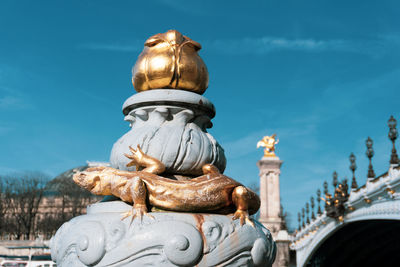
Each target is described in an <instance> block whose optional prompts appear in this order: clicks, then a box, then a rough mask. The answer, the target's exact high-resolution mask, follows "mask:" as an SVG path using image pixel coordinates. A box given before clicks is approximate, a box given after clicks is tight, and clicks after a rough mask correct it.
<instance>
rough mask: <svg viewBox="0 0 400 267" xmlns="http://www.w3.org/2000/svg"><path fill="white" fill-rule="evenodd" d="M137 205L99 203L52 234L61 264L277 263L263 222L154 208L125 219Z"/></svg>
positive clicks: (55, 254)
mask: <svg viewBox="0 0 400 267" xmlns="http://www.w3.org/2000/svg"><path fill="white" fill-rule="evenodd" d="M131 208H132V206H130V205H128V204H126V203H124V202H121V201H110V202H102V203H96V204H93V205H91V206H89V207H88V214H87V215H82V216H79V217H75V218H73V219H72V220H70V221H69V222H66V223H64V224H63V225H62V226H61V228H60V229H58V231H57V233H56V235H55V236H54V237H53V238H52V239H51V244H50V247H51V256H52V258H53V260H54V261H56V262H57V265H58V266H75V267H79V266H194V265H196V266H217V265H218V266H271V265H272V263H273V261H274V259H275V254H276V245H275V243H274V241H273V240H272V237H271V234H270V232H269V231H268V230H267V229H266V228H264V227H263V226H262V225H261V224H260V223H258V222H255V227H254V228H253V227H251V226H250V225H247V224H246V225H244V226H240V224H239V221H238V220H235V221H232V216H230V215H228V216H225V215H217V214H193V213H174V212H152V213H150V214H151V215H152V216H153V217H154V218H150V217H149V216H145V217H144V218H143V220H142V221H140V219H135V220H134V221H131V218H126V219H125V220H121V216H122V215H121V214H122V213H123V212H126V211H129V210H130V209H131Z"/></svg>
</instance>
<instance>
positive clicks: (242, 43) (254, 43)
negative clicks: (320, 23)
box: [203, 34, 400, 57]
mask: <svg viewBox="0 0 400 267" xmlns="http://www.w3.org/2000/svg"><path fill="white" fill-rule="evenodd" d="M399 43H400V36H398V35H396V34H393V35H385V36H379V37H377V38H371V39H366V40H347V39H325V40H323V39H314V38H298V39H290V38H284V37H274V36H262V37H257V38H254V37H246V38H242V39H219V40H208V41H207V40H205V41H203V44H204V47H209V48H212V49H214V50H216V51H218V52H220V53H225V54H268V53H272V52H275V51H283V50H290V51H306V52H325V51H338V52H351V53H359V54H367V55H370V56H373V57H379V56H381V55H383V54H384V53H388V50H391V49H394V48H395V47H397V46H398V44H399Z"/></svg>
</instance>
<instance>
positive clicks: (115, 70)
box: [0, 0, 400, 225]
mask: <svg viewBox="0 0 400 267" xmlns="http://www.w3.org/2000/svg"><path fill="white" fill-rule="evenodd" d="M399 12H400V3H399V2H398V1H369V0H368V1H325V0H316V1H311V0H310V1H297V0H296V1H294V0H293V1H286V0H280V1H272V0H264V1H183V0H179V1H172V0H159V1H100V0H99V1H94V0H92V1H84V0H80V1H64V2H61V1H8V0H3V1H1V2H0V150H1V152H2V153H1V154H0V173H3V174H7V173H13V172H16V171H23V170H39V171H43V172H46V173H48V174H49V175H50V176H55V175H57V174H59V173H61V172H63V171H65V170H67V169H70V168H72V167H75V166H79V165H83V164H85V162H86V160H99V161H107V160H108V158H109V154H110V151H111V147H112V144H113V143H114V142H115V141H116V140H117V139H118V138H119V137H120V136H121V135H122V134H124V133H125V132H126V131H127V130H128V124H127V123H126V122H124V121H123V115H122V112H121V107H122V103H123V102H124V101H125V99H126V98H128V97H129V96H130V95H132V94H133V93H134V92H135V91H134V89H133V87H132V85H131V81H130V80H131V67H132V66H133V64H134V63H135V61H136V58H137V56H138V54H139V53H140V51H141V50H142V48H143V42H144V41H145V40H146V38H147V37H149V36H151V35H153V34H156V33H159V32H165V31H166V30H168V29H177V30H179V31H180V32H182V33H183V34H185V35H188V36H189V37H191V38H192V39H193V40H195V41H198V42H200V43H201V44H202V46H203V49H202V50H201V51H200V55H201V56H202V58H203V59H204V61H205V62H206V64H207V66H208V70H209V73H210V85H209V89H208V90H207V92H206V93H205V96H206V97H207V98H209V99H210V100H211V101H212V102H213V103H214V104H215V106H216V109H217V116H216V118H215V119H214V120H213V123H214V127H213V128H212V129H210V133H211V134H212V135H213V136H214V137H215V138H216V139H217V140H218V141H219V143H220V144H221V145H222V146H223V147H224V148H225V152H226V155H227V160H228V164H227V170H226V174H228V175H229V176H231V177H233V178H235V179H237V180H239V181H241V182H243V183H244V184H247V185H250V184H254V183H258V169H257V166H256V162H257V160H259V159H260V158H261V157H262V154H263V152H262V149H258V150H257V149H256V143H257V141H258V140H259V139H261V138H262V136H264V135H267V134H268V135H269V134H272V133H277V135H278V137H279V139H280V143H279V145H278V146H277V154H278V156H279V157H280V158H281V159H282V160H284V164H283V166H282V173H281V196H282V201H283V205H284V207H285V208H286V209H287V210H288V211H289V213H290V214H291V215H292V216H293V219H294V220H293V221H294V222H293V224H295V223H296V222H295V221H296V213H297V211H298V210H299V209H300V208H301V207H302V206H304V204H305V202H306V201H307V200H309V197H310V195H311V194H313V193H314V192H315V191H316V190H317V189H318V188H320V187H321V185H322V183H323V181H324V180H325V179H328V180H329V181H330V180H331V174H332V172H333V171H334V170H336V171H338V173H339V177H341V178H343V177H344V176H347V177H348V178H350V177H351V174H350V171H349V169H348V166H349V164H348V156H349V154H350V153H351V152H354V153H355V155H356V156H357V164H358V166H359V168H358V170H357V178H358V182H359V183H360V184H362V183H364V181H365V179H366V178H365V177H366V172H367V170H366V169H367V160H366V157H365V144H364V142H365V139H366V138H367V137H368V136H371V138H373V139H374V141H375V144H374V147H375V152H376V156H375V158H374V160H373V161H374V166H375V171H376V173H377V174H380V173H383V172H384V171H386V170H387V168H388V160H389V156H390V142H389V140H388V139H387V126H386V122H387V120H388V118H389V117H390V115H391V114H393V115H394V116H395V117H396V118H397V119H399V120H400V110H399V96H400V63H399V62H400V49H399V48H400V20H399V19H398V18H399V17H400V14H399ZM398 148H399V147H398ZM293 224H292V225H293Z"/></svg>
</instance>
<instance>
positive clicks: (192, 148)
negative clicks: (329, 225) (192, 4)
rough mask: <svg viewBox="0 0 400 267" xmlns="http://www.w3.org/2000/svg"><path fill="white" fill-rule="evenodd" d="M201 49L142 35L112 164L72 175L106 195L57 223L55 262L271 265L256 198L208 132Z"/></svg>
mask: <svg viewBox="0 0 400 267" xmlns="http://www.w3.org/2000/svg"><path fill="white" fill-rule="evenodd" d="M200 48H201V46H200V44H199V43H197V42H195V41H193V40H191V39H190V38H188V37H186V36H183V35H182V34H180V33H179V32H177V31H175V30H170V31H168V32H166V33H163V34H156V35H154V36H152V37H150V38H149V39H148V40H147V41H146V42H145V48H144V50H143V52H142V53H141V54H140V55H139V58H138V60H137V62H136V64H135V66H134V68H133V78H132V81H133V85H134V88H135V89H136V91H137V92H138V93H136V94H134V95H133V96H131V97H130V98H128V99H127V100H126V101H125V103H124V105H123V113H124V115H125V120H126V121H128V122H129V123H130V127H131V129H130V130H129V131H128V132H127V133H126V134H125V135H123V136H122V137H121V138H120V139H119V140H118V141H117V142H116V143H115V144H114V146H113V149H112V152H111V159H110V161H111V167H96V168H90V169H87V170H86V171H84V172H78V173H76V174H75V175H74V178H73V179H74V181H75V182H76V183H77V184H79V185H80V186H82V187H83V188H85V189H87V190H89V191H90V192H92V193H94V194H97V195H105V196H108V197H106V198H105V200H104V201H103V202H100V203H96V204H93V205H91V206H89V207H88V209H87V214H86V215H83V216H79V217H76V218H73V219H72V220H71V221H69V222H66V223H65V224H64V225H62V227H61V228H60V229H59V230H58V231H57V233H56V235H55V236H54V237H53V238H52V240H51V251H52V258H53V260H54V261H56V262H57V265H58V266H194V265H196V266H271V264H272V262H273V261H274V258H275V253H276V245H275V243H274V241H273V240H272V236H271V234H270V232H269V231H268V230H267V229H266V228H264V227H263V226H262V225H261V224H260V223H258V222H257V221H255V220H254V219H253V218H252V217H251V216H250V215H251V214H254V213H256V212H257V211H258V209H259V206H260V199H259V197H258V196H257V194H255V193H254V192H252V191H251V190H250V189H248V188H246V187H245V186H243V185H241V184H240V183H238V182H237V181H235V180H233V179H232V178H229V177H227V176H225V175H223V171H224V169H225V165H226V159H225V155H224V150H223V149H222V147H221V146H220V145H219V144H218V142H217V141H216V140H215V139H214V138H213V136H212V135H211V134H209V133H208V132H207V128H211V127H212V123H211V119H212V118H213V117H214V116H215V108H214V106H213V104H212V103H211V102H210V101H209V100H208V99H207V98H205V97H204V96H202V95H201V94H202V93H204V91H205V90H206V89H207V87H208V72H207V68H206V65H205V64H204V62H203V61H202V59H201V58H200V57H199V55H198V53H197V52H198V50H200Z"/></svg>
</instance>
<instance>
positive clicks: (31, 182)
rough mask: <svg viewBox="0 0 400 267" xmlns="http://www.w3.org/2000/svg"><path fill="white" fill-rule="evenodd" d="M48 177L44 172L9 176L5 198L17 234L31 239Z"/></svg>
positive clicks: (18, 237) (17, 236)
mask: <svg viewBox="0 0 400 267" xmlns="http://www.w3.org/2000/svg"><path fill="white" fill-rule="evenodd" d="M47 180H48V178H47V176H45V175H44V174H42V173H38V172H36V173H34V172H30V173H23V174H20V175H14V176H9V177H7V178H6V182H5V185H6V186H5V199H6V201H5V202H6V203H7V205H8V210H9V212H10V213H11V215H12V216H11V217H13V218H14V220H13V218H10V219H9V221H10V223H12V222H13V223H15V224H14V227H15V235H16V238H17V239H20V238H21V237H22V238H24V239H29V238H30V237H31V236H32V234H33V233H34V228H35V219H36V216H37V213H38V210H39V204H40V202H41V200H42V197H43V192H44V189H45V185H46V182H47ZM10 230H11V229H10Z"/></svg>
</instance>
